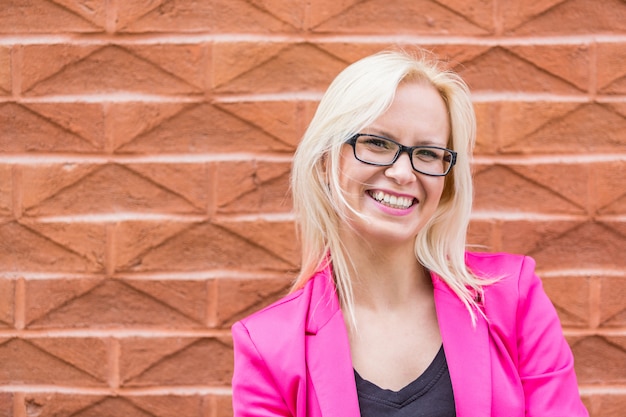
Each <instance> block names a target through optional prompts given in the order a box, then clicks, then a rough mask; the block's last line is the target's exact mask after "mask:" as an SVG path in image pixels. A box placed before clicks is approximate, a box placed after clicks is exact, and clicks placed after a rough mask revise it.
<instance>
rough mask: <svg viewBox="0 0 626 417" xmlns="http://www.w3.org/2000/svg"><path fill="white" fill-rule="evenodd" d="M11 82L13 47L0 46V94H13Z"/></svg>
mask: <svg viewBox="0 0 626 417" xmlns="http://www.w3.org/2000/svg"><path fill="white" fill-rule="evenodd" d="M0 13H1V12H0ZM0 27H2V25H1V24H0ZM11 82H12V73H11V48H9V47H3V46H0V96H8V95H10V94H11V90H12V86H11Z"/></svg>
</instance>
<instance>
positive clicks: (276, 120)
mask: <svg viewBox="0 0 626 417" xmlns="http://www.w3.org/2000/svg"><path fill="white" fill-rule="evenodd" d="M308 104H310V103H306V102H305V103H303V102H297V101H252V102H241V101H238V102H235V103H228V102H226V103H216V106H217V107H218V108H219V109H222V110H224V111H225V112H227V113H228V114H229V115H232V116H234V117H237V118H240V119H241V120H244V121H246V122H248V123H250V124H251V125H253V126H255V127H257V128H258V129H259V130H261V131H263V132H265V133H267V134H269V135H271V136H272V137H274V138H275V139H276V140H279V141H281V142H284V143H285V144H286V145H287V146H291V148H292V149H293V150H295V148H296V146H297V145H298V142H299V140H300V137H301V136H302V135H303V134H304V129H303V128H302V127H303V126H304V125H305V121H304V120H302V119H303V115H302V114H303V113H304V112H306V109H305V107H306V106H307V105H308ZM304 117H307V116H304ZM306 121H307V122H308V118H307V120H306ZM242 150H245V147H242Z"/></svg>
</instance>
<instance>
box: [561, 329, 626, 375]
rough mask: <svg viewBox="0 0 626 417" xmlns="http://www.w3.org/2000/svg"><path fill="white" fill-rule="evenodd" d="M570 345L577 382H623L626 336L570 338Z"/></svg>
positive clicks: (625, 368) (625, 372)
mask: <svg viewBox="0 0 626 417" xmlns="http://www.w3.org/2000/svg"><path fill="white" fill-rule="evenodd" d="M570 346H571V347H572V351H573V353H574V358H575V361H574V366H575V368H576V374H577V376H578V382H579V383H581V384H607V383H612V384H623V383H624V382H625V381H626V338H624V337H623V336H614V337H608V336H607V337H602V336H588V337H581V338H572V339H570ZM600 358H601V359H600ZM608 364H610V366H609V365H608Z"/></svg>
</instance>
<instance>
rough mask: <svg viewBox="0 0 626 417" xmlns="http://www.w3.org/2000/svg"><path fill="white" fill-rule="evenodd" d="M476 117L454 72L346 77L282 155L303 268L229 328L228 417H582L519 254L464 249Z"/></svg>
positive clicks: (541, 296)
mask: <svg viewBox="0 0 626 417" xmlns="http://www.w3.org/2000/svg"><path fill="white" fill-rule="evenodd" d="M474 138H475V116H474V113H473V110H472V104H471V101H470V97H469V92H468V90H467V87H466V86H465V84H464V83H463V81H462V80H461V79H460V78H459V77H458V76H457V75H456V74H454V73H451V72H447V71H443V70H441V69H440V68H439V67H438V65H437V63H435V62H432V61H429V60H428V59H426V58H425V57H423V56H422V57H412V56H410V55H408V54H406V53H403V52H382V53H379V54H376V55H373V56H370V57H367V58H365V59H362V60H360V61H358V62H356V63H354V64H352V65H350V66H349V67H348V68H346V69H345V70H344V71H343V72H342V73H341V74H340V75H339V76H338V77H337V78H336V79H335V80H334V81H333V83H332V84H331V86H330V87H329V89H328V91H327V92H326V94H325V95H324V97H323V98H322V100H321V102H320V104H319V108H318V110H317V112H316V114H315V116H314V118H313V121H312V122H311V124H310V126H309V128H308V130H307V132H306V133H305V135H304V138H303V140H302V142H301V144H300V145H299V147H298V150H297V152H296V155H295V157H294V161H293V175H292V188H293V195H294V207H295V212H296V215H297V220H298V224H299V230H300V236H301V240H302V250H303V252H302V268H301V272H300V275H299V277H298V278H297V280H296V282H295V285H294V288H293V291H292V292H291V294H290V295H288V296H287V297H285V298H283V299H282V300H280V301H278V302H276V303H274V304H273V305H271V306H269V307H267V308H265V309H263V310H262V311H260V312H258V313H256V314H253V315H252V316H250V317H248V318H246V319H244V320H242V321H241V322H238V323H236V324H235V325H234V326H233V329H232V331H233V340H234V347H235V370H234V377H233V406H234V414H235V416H238V417H240V416H308V417H315V416H324V417H327V416H338V417H339V416H341V417H351V416H363V417H368V416H455V415H456V416H461V417H463V416H472V417H475V416H502V417H516V416H563V417H565V416H567V417H576V416H587V415H588V414H587V411H586V410H585V408H584V406H583V405H582V402H581V400H580V396H579V394H578V388H577V383H576V376H575V374H574V370H573V358H572V353H571V351H570V349H569V347H568V345H567V343H566V342H565V340H564V338H563V334H562V331H561V326H560V323H559V321H558V318H557V315H556V312H555V310H554V308H553V307H552V305H551V303H550V301H549V300H548V298H547V296H546V295H545V293H544V292H543V290H542V287H541V282H540V280H539V278H538V277H537V276H536V275H535V274H534V262H533V260H532V259H530V258H526V257H523V256H514V255H509V254H473V253H466V252H465V235H466V231H467V225H468V223H469V216H470V210H471V200H472V182H471V173H470V156H471V149H472V146H473V142H474Z"/></svg>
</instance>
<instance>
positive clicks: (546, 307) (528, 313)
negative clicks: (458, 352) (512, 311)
mask: <svg viewBox="0 0 626 417" xmlns="http://www.w3.org/2000/svg"><path fill="white" fill-rule="evenodd" d="M518 282H519V284H518V285H519V297H520V298H519V303H518V308H517V314H516V325H517V335H518V340H517V344H518V368H519V375H520V377H521V381H522V386H523V389H524V394H525V402H526V416H528V417H546V416H551V417H587V416H588V415H589V414H588V412H587V410H586V409H585V407H584V405H583V403H582V401H581V399H580V394H579V391H578V384H577V381H576V374H575V372H574V358H573V355H572V351H571V349H570V348H569V345H568V344H567V341H566V340H565V337H564V336H563V331H562V329H561V323H560V321H559V318H558V316H557V313H556V310H555V308H554V306H553V305H552V303H551V301H550V300H549V298H548V296H547V295H546V293H545V292H544V290H543V287H542V284H541V280H540V279H539V277H538V276H537V275H536V274H535V261H534V260H533V259H532V258H529V257H526V258H524V261H523V263H522V267H521V275H520V279H519V281H518Z"/></svg>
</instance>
